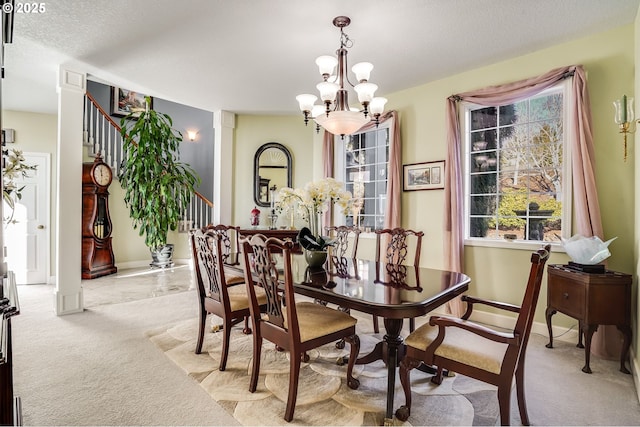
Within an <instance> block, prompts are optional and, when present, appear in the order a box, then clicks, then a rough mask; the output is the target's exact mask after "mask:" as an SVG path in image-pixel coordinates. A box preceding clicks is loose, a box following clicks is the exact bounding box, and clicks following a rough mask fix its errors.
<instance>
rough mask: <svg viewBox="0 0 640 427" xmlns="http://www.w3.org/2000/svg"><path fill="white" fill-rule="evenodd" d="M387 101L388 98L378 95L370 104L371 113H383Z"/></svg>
mask: <svg viewBox="0 0 640 427" xmlns="http://www.w3.org/2000/svg"><path fill="white" fill-rule="evenodd" d="M386 103H387V98H383V97H382V96H377V97H375V98H373V99H372V100H371V103H370V104H369V111H371V114H378V115H380V114H382V112H383V111H384V105H385V104H386Z"/></svg>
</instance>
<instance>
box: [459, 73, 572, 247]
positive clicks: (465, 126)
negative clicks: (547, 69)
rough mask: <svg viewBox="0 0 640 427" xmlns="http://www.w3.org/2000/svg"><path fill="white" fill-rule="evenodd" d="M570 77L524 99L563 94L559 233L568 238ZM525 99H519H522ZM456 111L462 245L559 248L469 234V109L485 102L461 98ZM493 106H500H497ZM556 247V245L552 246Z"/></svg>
mask: <svg viewBox="0 0 640 427" xmlns="http://www.w3.org/2000/svg"><path fill="white" fill-rule="evenodd" d="M572 81H573V78H569V79H565V80H563V81H562V82H560V83H558V84H556V85H554V86H552V87H550V88H548V89H545V90H543V91H540V92H538V93H537V94H534V95H531V96H530V97H528V98H525V99H531V98H534V97H539V96H541V95H544V94H546V93H552V92H556V91H561V92H562V94H563V121H564V122H563V129H564V132H563V141H562V147H563V154H562V155H563V159H562V162H563V167H562V175H563V176H562V179H563V181H562V215H561V221H562V231H561V237H562V238H564V239H567V238H569V237H571V235H572V230H573V222H572V218H573V217H572V206H573V180H572V169H573V165H572V155H571V154H572V153H571V145H572V144H571V138H572V137H573V135H572V134H573V132H572V131H570V129H573V127H574V120H573V118H572V117H571V114H570V112H569V110H570V106H571V105H573V102H574V99H573V98H574V97H573V92H572V90H571V83H572ZM523 100H524V99H522V100H520V101H523ZM516 102H519V101H514V102H510V103H508V104H504V105H510V104H514V103H516ZM461 107H462V108H460V112H459V114H460V115H461V116H462V118H461V120H460V123H461V130H460V132H461V136H462V140H463V146H462V151H463V153H462V154H463V155H462V156H461V160H462V162H463V164H462V165H461V166H462V173H463V177H464V182H463V203H462V204H463V206H464V245H465V246H479V247H493V248H507V249H522V250H528V251H531V250H535V249H538V248H539V247H540V245H541V244H543V243H544V244H547V243H549V244H551V245H552V246H554V247H557V248H558V249H561V248H562V242H543V241H540V240H516V241H508V240H504V239H501V240H499V239H487V238H484V237H470V236H469V234H470V230H469V228H470V227H469V225H470V221H469V215H470V205H471V204H470V188H471V172H470V170H469V164H470V156H471V133H470V131H469V129H470V127H471V111H472V110H475V109H478V108H485V107H487V106H486V105H481V104H475V103H471V102H466V101H465V102H462V103H461ZM496 108H499V106H497V107H496ZM554 249H555V248H554Z"/></svg>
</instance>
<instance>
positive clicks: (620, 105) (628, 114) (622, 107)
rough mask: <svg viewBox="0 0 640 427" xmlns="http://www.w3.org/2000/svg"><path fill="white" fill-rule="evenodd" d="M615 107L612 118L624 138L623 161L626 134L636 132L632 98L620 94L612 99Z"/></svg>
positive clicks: (625, 152)
mask: <svg viewBox="0 0 640 427" xmlns="http://www.w3.org/2000/svg"><path fill="white" fill-rule="evenodd" d="M613 106H614V107H615V108H616V115H615V117H614V120H615V122H616V124H617V125H618V127H619V128H620V133H621V134H622V135H623V138H624V161H625V162H626V161H627V134H628V133H635V132H636V120H634V119H635V114H634V112H633V98H628V99H627V95H622V98H620V99H616V100H615V101H613Z"/></svg>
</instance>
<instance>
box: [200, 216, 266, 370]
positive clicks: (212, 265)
mask: <svg viewBox="0 0 640 427" xmlns="http://www.w3.org/2000/svg"><path fill="white" fill-rule="evenodd" d="M223 242H224V240H223V237H222V235H221V234H220V233H216V231H215V230H214V229H213V228H212V227H204V228H202V229H198V230H195V231H193V232H192V233H191V254H192V256H193V263H194V270H195V277H196V285H197V288H198V302H199V307H198V308H199V328H198V340H197V343H196V349H195V353H196V354H200V353H201V351H202V344H203V341H204V330H205V324H206V320H207V315H208V314H209V313H211V314H215V315H216V316H218V317H220V318H221V319H222V322H223V323H222V332H223V333H224V338H223V340H222V357H221V358H220V366H219V369H220V370H221V371H224V370H225V368H226V365H227V357H228V355H229V340H230V336H231V327H232V326H233V325H235V324H237V323H239V322H241V321H242V320H244V329H243V330H242V332H243V333H245V334H250V333H251V329H250V328H249V319H248V317H249V315H250V310H249V297H248V296H247V288H246V287H245V286H228V283H227V281H226V275H225V272H224V262H223V260H224V255H223V249H222V247H223V246H224V243H223ZM254 297H255V299H256V301H257V304H258V305H264V304H266V302H267V296H266V294H265V292H264V290H263V289H256V290H255V292H254Z"/></svg>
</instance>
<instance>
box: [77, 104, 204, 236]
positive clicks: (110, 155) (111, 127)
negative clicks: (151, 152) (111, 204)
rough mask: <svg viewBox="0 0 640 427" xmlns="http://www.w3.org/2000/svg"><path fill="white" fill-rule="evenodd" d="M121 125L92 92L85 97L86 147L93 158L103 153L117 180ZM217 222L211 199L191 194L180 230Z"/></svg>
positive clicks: (84, 138) (84, 130)
mask: <svg viewBox="0 0 640 427" xmlns="http://www.w3.org/2000/svg"><path fill="white" fill-rule="evenodd" d="M120 129H121V128H120V126H119V125H118V124H117V123H116V122H115V121H113V119H112V118H111V117H110V116H109V114H107V112H106V111H104V109H103V108H102V107H101V106H100V105H99V104H98V103H97V102H96V100H95V99H94V98H93V96H91V94H90V93H86V94H85V102H84V122H83V134H82V135H83V137H82V140H83V145H85V146H86V147H87V149H88V150H89V155H90V156H92V157H94V156H95V155H96V153H98V152H99V153H101V154H102V159H103V161H104V162H105V163H107V164H108V165H109V166H110V167H111V169H112V170H113V172H114V177H117V176H118V174H119V172H120V166H121V164H122V159H123V158H124V150H123V145H122V136H121V135H120ZM212 222H213V202H211V201H209V200H207V198H206V197H204V196H203V195H202V194H200V193H198V192H197V191H196V192H194V193H193V194H192V195H191V200H190V201H189V205H188V206H187V209H186V210H185V211H184V212H183V213H182V221H181V223H180V225H179V228H178V231H180V232H185V233H186V232H188V231H189V230H190V229H193V228H200V227H204V226H206V225H207V224H211V223H212Z"/></svg>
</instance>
